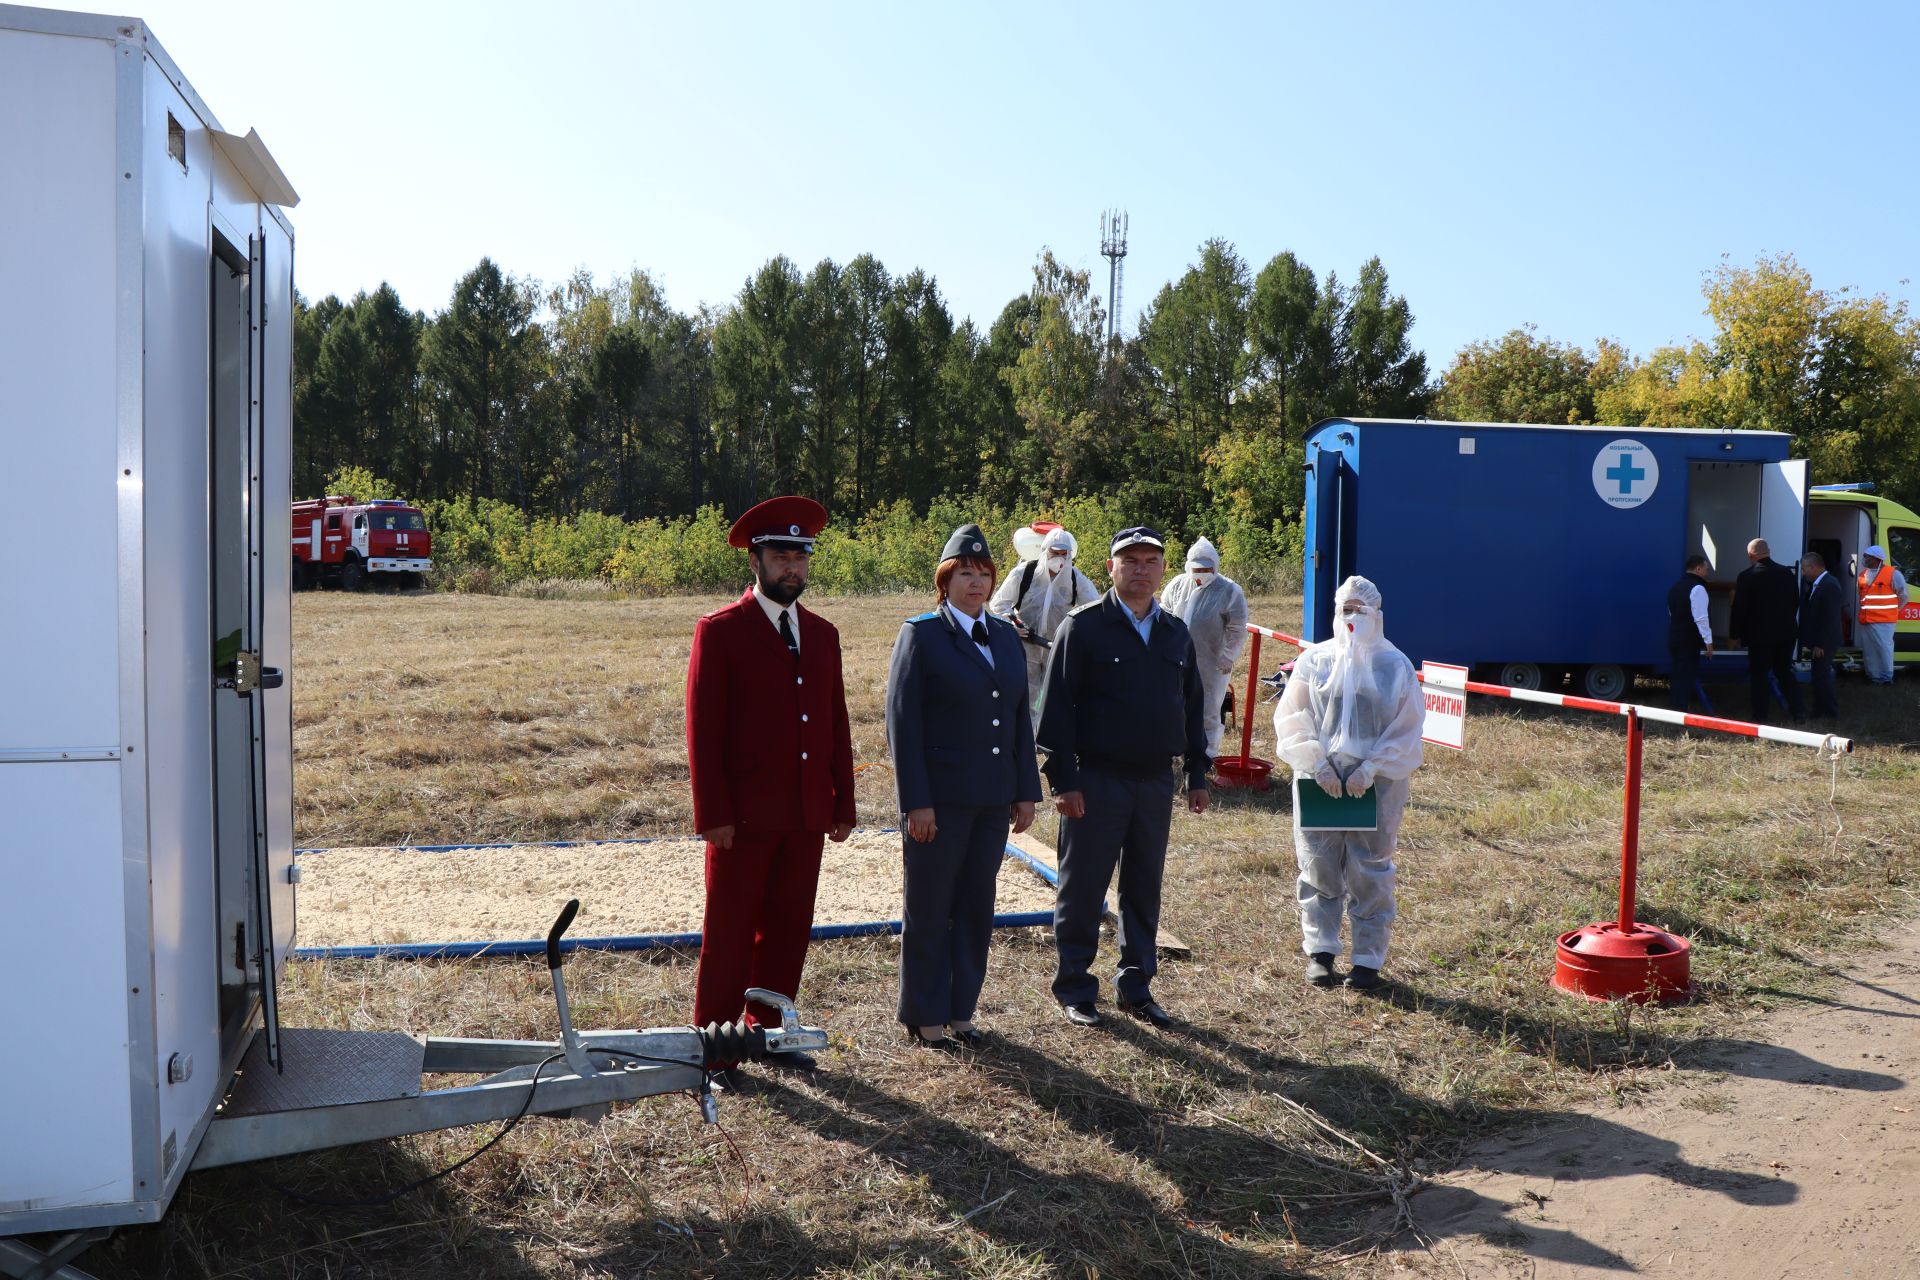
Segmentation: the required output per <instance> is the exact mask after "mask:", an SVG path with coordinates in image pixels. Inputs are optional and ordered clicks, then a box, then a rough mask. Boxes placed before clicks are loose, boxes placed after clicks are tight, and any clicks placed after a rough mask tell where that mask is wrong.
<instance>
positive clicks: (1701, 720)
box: [1421, 676, 1853, 755]
mask: <svg viewBox="0 0 1920 1280" xmlns="http://www.w3.org/2000/svg"><path fill="white" fill-rule="evenodd" d="M1421 678H1422V679H1425V677H1424V676H1422V677H1421ZM1467 692H1468V693H1479V694H1485V695H1486V696H1488V697H1490V698H1511V699H1513V700H1514V701H1515V702H1539V703H1544V704H1546V705H1547V706H1550V707H1572V708H1573V709H1574V710H1576V711H1597V712H1599V713H1600V714H1602V715H1613V716H1624V715H1626V714H1628V713H1629V712H1631V713H1633V714H1634V715H1636V716H1638V717H1639V718H1640V719H1641V720H1642V721H1646V720H1653V721H1657V722H1659V723H1661V724H1677V725H1684V726H1685V727H1687V728H1689V729H1706V730H1709V731H1710V732H1713V733H1730V734H1733V735H1735V736H1736V737H1741V738H1763V739H1765V740H1766V741H1768V742H1786V743H1790V744H1792V745H1793V746H1796V747H1817V748H1819V749H1820V750H1822V751H1826V752H1828V753H1829V754H1831V753H1834V752H1838V753H1840V754H1843V755H1844V754H1846V753H1848V752H1850V751H1852V750H1853V739H1852V738H1843V737H1841V736H1840V735H1839V734H1835V733H1808V732H1807V731H1806V730H1804V729H1781V728H1776V727H1775V726H1773V725H1770V724H1749V723H1748V722H1747V721H1745V720H1727V719H1724V718H1722V717H1720V716H1696V715H1694V714H1692V713H1691V712H1685V711H1669V710H1667V709H1666V708H1665V707H1645V706H1641V705H1640V704H1638V703H1633V702H1602V701H1601V700H1600V699H1598V698H1582V697H1579V696H1577V695H1574V694H1570V693H1545V692H1542V691H1541V690H1538V689H1513V688H1509V687H1508V686H1506V685H1504V684H1481V683H1480V682H1478V681H1476V680H1469V681H1467Z"/></svg>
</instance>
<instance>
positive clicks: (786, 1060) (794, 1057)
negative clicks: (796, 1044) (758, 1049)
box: [766, 1049, 820, 1071]
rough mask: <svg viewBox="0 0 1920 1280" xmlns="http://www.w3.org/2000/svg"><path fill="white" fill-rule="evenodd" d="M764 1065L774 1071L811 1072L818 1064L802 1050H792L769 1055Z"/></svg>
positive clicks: (810, 1055)
mask: <svg viewBox="0 0 1920 1280" xmlns="http://www.w3.org/2000/svg"><path fill="white" fill-rule="evenodd" d="M766 1063H767V1065H768V1066H770V1067H772V1068H773V1069H774V1070H776V1071H813V1070H816V1069H818V1068H819V1066H820V1063H819V1062H818V1061H816V1060H815V1058H814V1056H813V1055H812V1054H810V1053H808V1052H806V1051H805V1050H804V1049H793V1050H789V1051H788V1052H786V1053H770V1054H768V1055H767V1057H766Z"/></svg>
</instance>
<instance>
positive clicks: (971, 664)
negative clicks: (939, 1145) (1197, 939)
mask: <svg viewBox="0 0 1920 1280" xmlns="http://www.w3.org/2000/svg"><path fill="white" fill-rule="evenodd" d="M994 576H995V569H994V564H993V557H992V556H991V555H989V554H988V552H987V539H986V536H985V535H984V534H982V533H981V532H980V527H979V526H978V525H971V524H969V525H962V526H961V527H960V528H959V529H956V530H955V531H954V534H953V536H952V537H951V538H948V539H947V545H946V548H945V549H944V550H943V551H942V552H941V553H940V568H939V571H938V573H937V574H936V575H935V577H934V585H935V588H936V589H937V591H938V592H939V602H938V604H937V606H936V608H935V609H934V610H933V612H931V613H924V614H921V615H920V616H919V617H917V618H913V619H910V620H909V621H908V622H906V623H905V624H904V625H902V626H901V628H900V638H899V639H898V640H896V641H895V642H894V645H893V667H892V671H891V672H890V674H889V675H888V678H887V741H888V743H889V744H891V746H892V749H893V776H894V781H895V785H896V786H897V788H898V792H899V798H900V812H901V814H902V815H903V818H904V821H903V822H902V824H901V825H902V827H903V828H904V832H903V836H902V845H903V846H904V870H905V897H906V907H905V911H904V913H903V914H902V916H901V919H902V920H903V921H904V923H905V930H904V932H903V933H902V935H901V939H900V1021H901V1022H902V1023H903V1024H905V1026H906V1028H907V1034H908V1035H909V1036H910V1037H912V1038H913V1039H914V1040H916V1041H918V1042H919V1043H921V1044H925V1045H930V1046H932V1047H935V1048H947V1049H950V1048H953V1047H954V1046H955V1043H956V1042H958V1043H960V1044H966V1045H974V1044H977V1043H978V1041H979V1036H980V1033H979V1032H978V1031H977V1030H976V1029H975V1028H974V1024H973V1014H974V1006H975V1005H976V1003H977V1002H978V1001H979V998H980V987H981V985H982V984H983V983H984V982H985V981H986V976H987V944H988V941H989V939H990V938H991V936H992V933H993V897H994V886H995V882H996V881H997V880H998V878H999V874H1000V861H1001V859H1002V858H1003V857H1004V856H1005V854H1006V844H1007V829H1008V827H1009V826H1011V827H1012V829H1013V830H1014V831H1025V830H1026V829H1027V828H1028V827H1029V826H1031V825H1032V824H1033V809H1034V805H1035V804H1036V803H1038V801H1039V799H1040V772H1039V769H1038V767H1037V765H1036V763H1035V760H1034V753H1033V721H1032V716H1031V712H1030V710H1029V708H1030V706H1031V703H1030V701H1029V699H1028V693H1027V664H1026V655H1025V654H1024V653H1022V652H1021V647H1020V637H1019V635H1018V634H1017V633H1016V632H1015V631H1014V629H1013V627H1012V626H1010V625H1008V624H1007V623H1005V622H1002V621H1001V620H1000V619H999V618H996V617H994V616H992V615H991V614H989V613H988V612H987V600H988V598H989V597H990V596H991V595H992V594H993V583H994Z"/></svg>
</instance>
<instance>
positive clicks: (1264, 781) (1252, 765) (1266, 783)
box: [1213, 756, 1273, 791]
mask: <svg viewBox="0 0 1920 1280" xmlns="http://www.w3.org/2000/svg"><path fill="white" fill-rule="evenodd" d="M1272 773H1273V761H1271V760H1258V759H1255V760H1249V759H1247V758H1245V757H1244V756H1219V757H1217V758H1216V759H1215V760H1214V762H1213V781H1214V785H1216V786H1218V787H1219V788H1220V789H1221V790H1222V791H1231V790H1233V789H1234V788H1235V787H1245V788H1248V789H1250V790H1253V791H1268V790H1271V789H1272V787H1273V779H1272V778H1271V777H1270V776H1269V775H1271V774H1272Z"/></svg>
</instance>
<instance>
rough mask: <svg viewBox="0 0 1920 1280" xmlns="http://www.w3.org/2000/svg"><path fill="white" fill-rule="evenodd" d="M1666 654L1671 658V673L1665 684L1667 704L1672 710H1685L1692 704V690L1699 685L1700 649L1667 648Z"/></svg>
mask: <svg viewBox="0 0 1920 1280" xmlns="http://www.w3.org/2000/svg"><path fill="white" fill-rule="evenodd" d="M1667 656H1668V657H1669V658H1671V659H1673V675H1672V677H1671V681H1672V682H1671V683H1670V684H1669V685H1668V686H1667V706H1668V708H1669V709H1671V710H1674V711H1685V710H1686V709H1687V708H1689V707H1691V706H1692V705H1693V695H1694V691H1695V690H1696V689H1698V688H1699V687H1700V650H1699V649H1697V648H1695V649H1676V648H1673V647H1671V646H1669V647H1668V649H1667Z"/></svg>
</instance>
